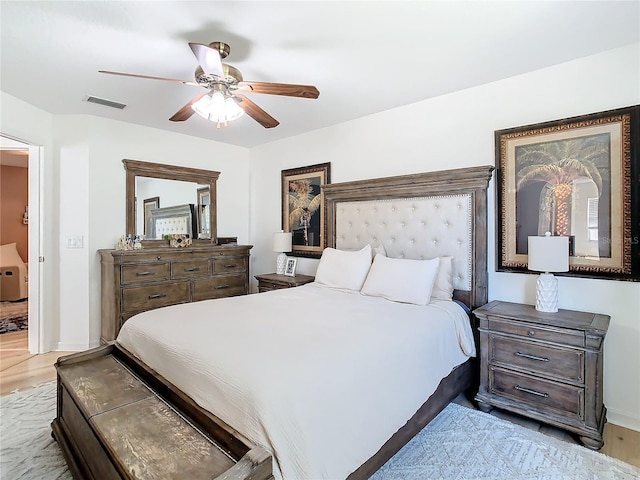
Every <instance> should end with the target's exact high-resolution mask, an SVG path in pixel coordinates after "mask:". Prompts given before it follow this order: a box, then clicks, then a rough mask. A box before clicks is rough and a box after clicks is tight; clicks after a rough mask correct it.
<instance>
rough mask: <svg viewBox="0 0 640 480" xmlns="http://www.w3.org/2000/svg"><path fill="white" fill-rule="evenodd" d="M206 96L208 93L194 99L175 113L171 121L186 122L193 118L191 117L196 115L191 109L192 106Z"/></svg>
mask: <svg viewBox="0 0 640 480" xmlns="http://www.w3.org/2000/svg"><path fill="white" fill-rule="evenodd" d="M205 95H206V93H201V94H200V95H197V96H195V97H193V98H192V99H191V100H189V102H188V103H187V104H186V105H185V106H184V107H182V108H181V109H180V110H178V111H177V112H176V113H174V114H173V117H171V118H170V119H169V120H171V121H172V122H184V121H185V120H188V119H189V118H191V115H193V114H194V113H195V110H194V109H193V108H191V105H193V104H194V103H196V102H197V101H198V100H200V99H201V98H202V97H204V96H205Z"/></svg>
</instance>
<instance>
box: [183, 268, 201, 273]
mask: <svg viewBox="0 0 640 480" xmlns="http://www.w3.org/2000/svg"><path fill="white" fill-rule="evenodd" d="M199 270H200V267H191V268H185V269H184V271H185V272H197V271H199Z"/></svg>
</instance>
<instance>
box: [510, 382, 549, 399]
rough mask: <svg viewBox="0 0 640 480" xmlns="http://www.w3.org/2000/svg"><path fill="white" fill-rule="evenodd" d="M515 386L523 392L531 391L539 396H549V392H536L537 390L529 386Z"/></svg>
mask: <svg viewBox="0 0 640 480" xmlns="http://www.w3.org/2000/svg"><path fill="white" fill-rule="evenodd" d="M513 388H515V389H516V390H519V391H521V392H524V393H530V394H531V395H537V396H538V397H544V398H547V397H548V396H549V394H548V393H543V392H536V391H535V390H530V389H528V388H524V387H521V386H520V385H516V386H515V387H513Z"/></svg>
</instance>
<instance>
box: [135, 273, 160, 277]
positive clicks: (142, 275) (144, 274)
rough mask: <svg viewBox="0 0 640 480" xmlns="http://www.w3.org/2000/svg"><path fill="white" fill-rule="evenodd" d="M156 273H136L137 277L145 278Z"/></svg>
mask: <svg viewBox="0 0 640 480" xmlns="http://www.w3.org/2000/svg"><path fill="white" fill-rule="evenodd" d="M155 274H156V272H138V273H136V275H138V276H139V277H145V276H147V275H155Z"/></svg>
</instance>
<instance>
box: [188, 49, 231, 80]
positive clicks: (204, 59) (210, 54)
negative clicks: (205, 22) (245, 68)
mask: <svg viewBox="0 0 640 480" xmlns="http://www.w3.org/2000/svg"><path fill="white" fill-rule="evenodd" d="M189 47H191V51H192V52H193V54H194V55H195V56H196V58H197V59H198V63H199V64H200V66H201V67H202V70H204V73H208V74H211V75H216V76H218V77H224V70H223V69H222V60H221V59H220V52H218V51H217V50H215V49H213V48H211V47H208V46H206V45H202V44H201V43H189Z"/></svg>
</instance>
